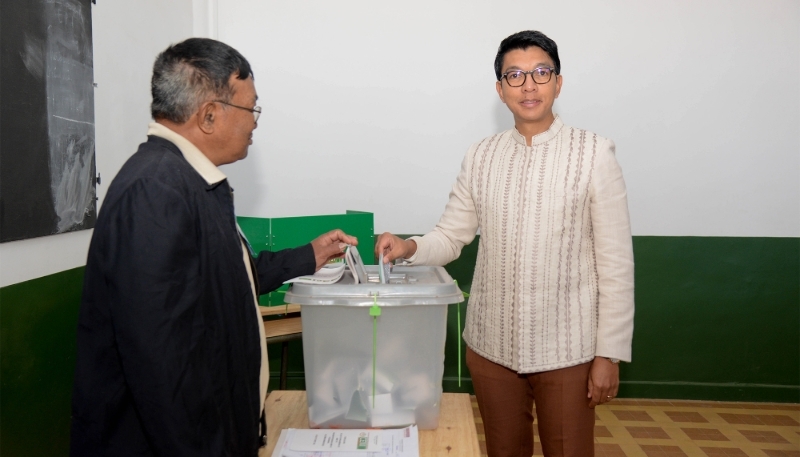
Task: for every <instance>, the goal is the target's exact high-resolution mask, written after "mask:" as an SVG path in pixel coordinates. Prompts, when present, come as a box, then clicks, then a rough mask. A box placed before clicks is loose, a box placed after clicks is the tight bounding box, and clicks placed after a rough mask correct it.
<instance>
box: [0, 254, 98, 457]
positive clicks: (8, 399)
mask: <svg viewBox="0 0 800 457" xmlns="http://www.w3.org/2000/svg"><path fill="white" fill-rule="evenodd" d="M82 288H83V267H81V268H75V269H72V270H67V271H63V272H61V273H57V274H54V275H50V276H45V277H43V278H39V279H34V280H31V281H26V282H23V283H19V284H14V285H12V286H8V287H3V288H0V455H3V456H17V455H24V456H30V457H34V456H42V457H45V456H47V457H52V456H61V455H67V454H68V452H69V421H70V410H71V406H70V401H71V398H72V375H73V372H74V370H75V344H76V343H75V334H76V329H77V324H78V309H79V307H80V300H81V290H82Z"/></svg>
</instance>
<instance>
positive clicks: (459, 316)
mask: <svg viewBox="0 0 800 457" xmlns="http://www.w3.org/2000/svg"><path fill="white" fill-rule="evenodd" d="M453 283H455V285H456V287H458V281H456V280H455V279H454V280H453ZM458 290H459V291H460V292H461V294H462V295H464V298H469V294H468V293H466V292H464V291H463V290H461V288H460V287H459V288H458ZM456 307H457V308H458V315H457V317H458V387H461V339H462V338H461V303H456Z"/></svg>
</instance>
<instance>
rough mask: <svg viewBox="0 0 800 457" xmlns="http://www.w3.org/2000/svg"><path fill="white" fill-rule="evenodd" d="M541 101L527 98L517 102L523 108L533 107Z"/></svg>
mask: <svg viewBox="0 0 800 457" xmlns="http://www.w3.org/2000/svg"><path fill="white" fill-rule="evenodd" d="M541 103H542V101H541V100H527V99H526V100H522V101H521V102H519V104H520V105H522V106H523V107H525V108H535V107H537V106H539V105H540V104H541Z"/></svg>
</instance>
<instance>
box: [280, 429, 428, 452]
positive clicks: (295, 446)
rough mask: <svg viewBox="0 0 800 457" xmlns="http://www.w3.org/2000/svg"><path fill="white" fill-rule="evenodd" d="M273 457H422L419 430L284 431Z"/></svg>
mask: <svg viewBox="0 0 800 457" xmlns="http://www.w3.org/2000/svg"><path fill="white" fill-rule="evenodd" d="M272 457H419V434H418V431H417V427H416V426H415V425H412V426H410V427H406V428H401V429H391V430H375V429H369V430H367V429H362V430H341V429H313V430H310V429H295V428H289V429H284V430H281V436H280V438H278V442H277V443H276V444H275V449H274V450H273V451H272Z"/></svg>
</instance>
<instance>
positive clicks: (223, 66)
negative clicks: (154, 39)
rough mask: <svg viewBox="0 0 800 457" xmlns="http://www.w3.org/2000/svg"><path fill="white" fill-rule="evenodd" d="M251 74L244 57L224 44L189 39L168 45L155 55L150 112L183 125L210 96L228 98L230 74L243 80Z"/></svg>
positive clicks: (225, 99) (207, 40) (224, 99)
mask: <svg viewBox="0 0 800 457" xmlns="http://www.w3.org/2000/svg"><path fill="white" fill-rule="evenodd" d="M252 73H253V72H252V70H251V69H250V64H249V63H248V62H247V59H245V58H244V56H242V55H241V54H240V53H239V51H237V50H235V49H233V48H232V47H230V46H228V45H227V44H225V43H222V42H220V41H216V40H212V39H209V38H189V39H188V40H185V41H182V42H180V43H178V44H175V45H172V46H170V47H168V48H167V49H166V50H165V51H164V52H162V53H161V54H159V55H158V57H157V58H156V62H155V64H154V65H153V78H152V80H151V83H150V90H151V92H152V95H153V103H152V104H151V105H150V113H151V114H152V116H153V119H167V120H170V121H173V122H176V123H179V124H183V123H184V122H186V121H188V120H189V118H190V117H191V116H192V114H194V113H195V112H196V111H197V110H198V109H199V108H200V106H201V105H202V104H203V103H205V102H207V101H209V100H211V99H219V100H222V101H230V99H231V97H233V89H232V88H231V87H230V84H229V83H228V81H229V79H230V77H231V76H233V75H236V77H237V78H238V79H247V78H248V77H250V75H252Z"/></svg>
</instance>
